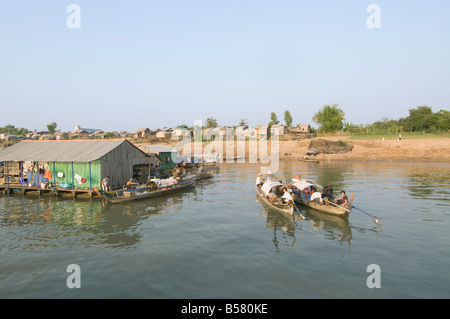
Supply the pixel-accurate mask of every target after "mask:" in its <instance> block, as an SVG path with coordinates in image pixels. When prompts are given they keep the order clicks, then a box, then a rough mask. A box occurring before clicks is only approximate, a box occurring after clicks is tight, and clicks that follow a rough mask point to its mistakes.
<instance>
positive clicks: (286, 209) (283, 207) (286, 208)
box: [256, 186, 294, 215]
mask: <svg viewBox="0 0 450 319" xmlns="http://www.w3.org/2000/svg"><path fill="white" fill-rule="evenodd" d="M256 194H257V197H258V199H259V200H260V201H262V202H263V204H264V205H265V206H267V207H268V208H270V209H272V210H276V211H279V212H282V213H285V214H289V215H293V214H294V205H293V204H275V203H273V202H271V201H270V200H269V199H268V198H267V196H265V195H264V193H263V191H262V190H261V188H260V187H258V186H256Z"/></svg>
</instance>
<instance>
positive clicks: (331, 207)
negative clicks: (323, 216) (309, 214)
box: [290, 180, 353, 217]
mask: <svg viewBox="0 0 450 319" xmlns="http://www.w3.org/2000/svg"><path fill="white" fill-rule="evenodd" d="M290 187H291V190H292V193H293V194H294V195H295V196H294V201H295V202H296V203H299V204H302V205H305V206H308V207H311V208H314V209H316V210H318V211H321V212H323V213H327V214H331V215H336V216H342V217H348V216H349V215H350V213H351V210H352V202H353V194H352V195H351V199H350V200H349V201H348V202H347V203H346V204H342V205H340V204H338V203H336V202H335V199H336V198H335V197H334V195H333V194H332V192H330V189H329V187H322V186H320V185H317V184H314V183H312V182H310V181H306V180H294V181H293V183H292V184H291V186H290Z"/></svg>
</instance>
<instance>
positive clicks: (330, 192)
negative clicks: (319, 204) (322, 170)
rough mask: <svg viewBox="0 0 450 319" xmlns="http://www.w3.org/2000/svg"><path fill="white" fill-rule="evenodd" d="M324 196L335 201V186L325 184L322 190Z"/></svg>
mask: <svg viewBox="0 0 450 319" xmlns="http://www.w3.org/2000/svg"><path fill="white" fill-rule="evenodd" d="M322 198H326V199H328V200H330V201H334V196H333V186H332V185H330V186H325V187H324V188H323V190H322Z"/></svg>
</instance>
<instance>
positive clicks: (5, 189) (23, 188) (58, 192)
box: [0, 183, 98, 198]
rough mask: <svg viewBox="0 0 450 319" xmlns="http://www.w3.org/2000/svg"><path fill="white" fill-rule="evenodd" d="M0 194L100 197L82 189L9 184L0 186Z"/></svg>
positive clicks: (91, 190) (93, 192)
mask: <svg viewBox="0 0 450 319" xmlns="http://www.w3.org/2000/svg"><path fill="white" fill-rule="evenodd" d="M0 192H2V193H4V194H13V193H18V194H22V195H26V194H27V193H30V194H37V195H53V196H63V195H69V196H72V197H74V198H75V197H77V196H78V195H84V196H86V195H87V196H88V197H89V198H92V197H94V196H98V195H97V194H96V193H95V191H94V189H93V188H92V189H80V188H74V189H72V188H58V187H57V188H42V187H37V186H28V185H21V184H12V183H9V185H7V184H4V185H0Z"/></svg>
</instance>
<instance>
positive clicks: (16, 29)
mask: <svg viewBox="0 0 450 319" xmlns="http://www.w3.org/2000/svg"><path fill="white" fill-rule="evenodd" d="M71 3H75V4H77V5H79V7H80V8H81V28H79V29H76V28H75V29H70V28H68V26H67V24H66V19H67V18H68V17H69V15H70V13H67V12H66V8H67V6H68V5H69V4H71ZM372 3H374V4H377V5H379V7H380V8H381V16H380V17H381V28H379V29H370V28H368V27H367V24H366V20H367V18H368V17H369V16H370V14H371V13H368V12H367V11H366V10H367V7H368V5H369V4H372ZM449 16H450V1H448V0H440V1H438V0H434V1H433V0H432V1H401V0H390V1H377V0H373V1H359V0H353V1H320V0H319V1H300V0H296V1H285V0H279V1H274V0H271V1H264V0H258V1H256V0H254V1H246V0H240V1H234V0H227V1H224V0H222V1H219V0H208V1H197V0H192V1H186V0H183V1H179V0H172V1H171V0H166V1H161V0H160V1H95V0H89V1H87V0H86V1H81V0H80V1H77V0H70V1H61V0H58V1H56V0H55V1H46V0H43V1H21V0H17V1H6V0H5V1H1V2H0V54H1V55H0V57H1V59H0V126H5V125H7V124H12V125H15V126H16V127H25V128H27V129H29V130H33V129H38V130H44V129H46V124H48V123H50V122H53V121H55V122H57V124H58V128H59V129H61V130H63V131H69V130H72V129H73V128H74V127H75V124H80V125H81V126H82V127H87V128H99V129H103V130H104V131H113V130H127V131H132V130H134V129H137V128H140V127H149V128H156V127H163V126H176V125H178V124H183V123H186V124H188V125H193V122H194V120H203V121H204V120H205V119H206V118H207V117H210V116H212V117H215V118H216V119H217V120H218V122H219V124H222V125H236V124H237V123H238V122H239V119H241V118H246V119H248V121H249V124H250V125H256V124H262V123H267V122H268V121H269V120H270V112H276V114H277V115H278V118H279V119H280V120H281V121H284V120H283V114H284V111H285V110H289V111H290V112H291V114H292V117H293V121H294V124H299V123H311V124H312V117H313V115H314V114H315V113H316V112H317V111H318V110H319V108H320V107H321V106H323V105H324V104H334V103H338V104H339V105H340V107H341V108H342V109H343V110H344V112H345V114H346V119H347V121H349V122H353V123H354V124H367V123H372V122H374V121H377V120H380V119H382V118H383V117H387V118H391V119H398V118H400V117H405V116H407V115H408V110H409V109H411V108H415V107H417V106H419V105H428V106H431V107H432V108H433V111H435V112H436V111H438V110H440V109H446V110H449V105H450V103H449V101H450V19H449Z"/></svg>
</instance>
